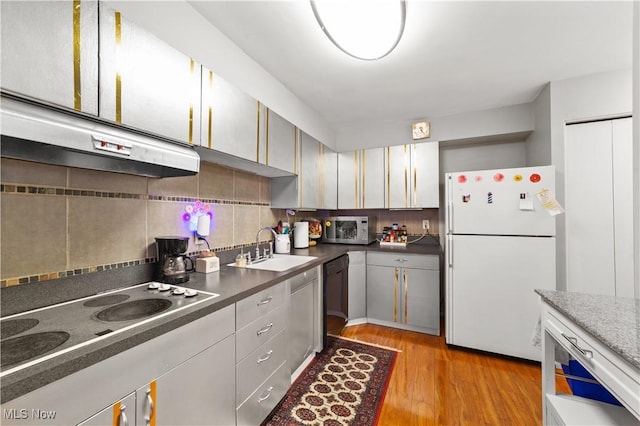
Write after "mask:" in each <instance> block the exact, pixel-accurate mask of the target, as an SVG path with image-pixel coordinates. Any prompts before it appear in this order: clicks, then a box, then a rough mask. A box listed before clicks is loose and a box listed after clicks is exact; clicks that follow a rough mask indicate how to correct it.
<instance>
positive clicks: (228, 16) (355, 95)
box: [189, 0, 633, 130]
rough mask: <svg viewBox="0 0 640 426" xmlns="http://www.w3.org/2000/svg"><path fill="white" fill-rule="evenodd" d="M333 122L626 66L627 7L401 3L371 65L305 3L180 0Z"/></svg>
mask: <svg viewBox="0 0 640 426" xmlns="http://www.w3.org/2000/svg"><path fill="white" fill-rule="evenodd" d="M189 3H190V4H191V5H192V7H193V8H194V9H196V10H197V11H198V12H199V13H201V14H202V15H203V16H204V17H205V18H206V19H207V20H208V21H210V22H211V23H212V24H213V25H214V26H216V27H217V28H218V29H219V30H220V31H221V32H222V33H224V34H225V35H226V36H227V37H228V38H229V39H231V40H232V41H233V42H234V43H235V44H236V45H237V46H239V47H240V48H241V49H242V50H243V51H244V52H245V53H246V54H247V55H248V56H250V57H251V58H253V59H254V60H255V61H256V62H257V63H258V64H260V65H261V66H262V67H263V68H264V69H265V70H267V71H268V72H269V73H270V74H271V75H273V76H274V77H275V78H276V79H277V80H279V81H280V82H282V83H283V84H284V85H285V86H286V87H287V88H288V89H289V90H290V91H291V92H293V93H294V94H295V95H296V96H298V98H300V99H301V100H302V101H303V102H304V103H305V104H307V105H308V106H309V107H311V108H312V109H314V110H315V111H317V112H318V113H319V114H320V115H321V116H323V117H324V119H325V120H326V121H327V123H328V124H329V125H330V126H332V127H333V128H334V129H336V130H339V129H341V128H344V127H346V126H350V125H353V124H355V123H364V122H367V121H376V120H413V119H419V118H430V117H439V116H445V115H450V114H457V113H462V112H468V111H476V110H483V109H489V108H496V107H501V106H508V105H516V104H522V103H527V102H531V101H533V100H534V99H535V98H536V96H537V95H538V93H539V92H540V90H541V89H542V88H543V87H544V85H545V84H546V83H547V82H549V81H555V80H562V79H566V78H572V77H576V76H582V75H588V74H592V73H597V72H602V71H609V70H619V69H625V68H628V69H631V67H632V27H633V22H632V19H633V18H632V17H633V13H632V10H633V4H632V2H631V1H625V2H612V1H604V2H594V1H570V2H559V1H537V2H523V1H500V2H487V1H466V2H463V1H444V2H442V1H440V2H432V1H416V0H408V1H407V2H406V3H407V20H406V26H405V32H404V34H403V38H402V40H401V41H400V43H399V44H398V46H397V48H396V49H395V50H394V51H393V52H392V53H391V54H390V55H389V56H387V57H385V58H383V59H380V60H378V61H361V60H358V59H354V58H352V57H350V56H348V55H346V54H344V53H343V52H341V51H340V50H338V49H337V48H336V47H335V46H334V45H333V44H332V43H331V42H330V41H329V40H328V39H327V38H326V37H325V35H324V34H323V32H322V31H321V30H320V27H319V26H318V24H317V22H316V20H315V17H314V16H313V12H312V10H311V7H310V5H309V2H308V1H305V0H295V1H294V0H291V1H189Z"/></svg>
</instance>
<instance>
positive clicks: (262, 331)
mask: <svg viewBox="0 0 640 426" xmlns="http://www.w3.org/2000/svg"><path fill="white" fill-rule="evenodd" d="M271 327H273V323H272V322H270V323H269V324H267V326H266V327H262V328H261V329H260V330H258V333H257V334H258V336H259V335H261V334H264V333H266V332H268V331H269V330H271Z"/></svg>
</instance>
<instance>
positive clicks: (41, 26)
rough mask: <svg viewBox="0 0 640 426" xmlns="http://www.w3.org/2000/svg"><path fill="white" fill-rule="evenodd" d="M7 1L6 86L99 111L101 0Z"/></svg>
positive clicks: (61, 103)
mask: <svg viewBox="0 0 640 426" xmlns="http://www.w3.org/2000/svg"><path fill="white" fill-rule="evenodd" d="M78 3H79V4H78V5H77V7H76V6H75V2H71V1H67V2H51V1H34V2H31V1H29V2H20V1H3V2H1V4H0V7H1V13H0V16H1V19H2V21H1V22H2V25H1V27H2V38H1V40H2V48H1V49H0V52H1V55H2V56H1V66H2V73H1V75H2V89H3V90H8V91H11V92H14V93H17V94H20V95H23V96H26V97H30V98H33V99H37V100H39V101H44V102H47V103H51V104H55V105H58V106H62V107H65V108H69V109H74V110H77V111H82V112H85V113H88V114H93V115H97V114H98V2H97V1H82V2H78Z"/></svg>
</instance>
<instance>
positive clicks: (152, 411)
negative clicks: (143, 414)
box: [147, 380, 158, 426]
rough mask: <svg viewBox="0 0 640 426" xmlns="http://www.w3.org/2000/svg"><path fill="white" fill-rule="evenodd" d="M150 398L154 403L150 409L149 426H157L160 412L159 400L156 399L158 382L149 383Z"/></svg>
mask: <svg viewBox="0 0 640 426" xmlns="http://www.w3.org/2000/svg"><path fill="white" fill-rule="evenodd" d="M148 392H149V396H150V397H151V401H153V405H152V406H151V407H150V413H149V420H148V423H147V424H148V425H149V426H156V412H157V411H158V399H157V398H156V381H155V380H153V381H152V382H151V383H149V390H148Z"/></svg>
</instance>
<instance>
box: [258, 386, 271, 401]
mask: <svg viewBox="0 0 640 426" xmlns="http://www.w3.org/2000/svg"><path fill="white" fill-rule="evenodd" d="M271 392H273V386H271V387H269V388H268V389H267V395H266V396H261V397H260V398H258V404H261V403H262V401H266V400H267V399H269V397H270V396H271Z"/></svg>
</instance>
